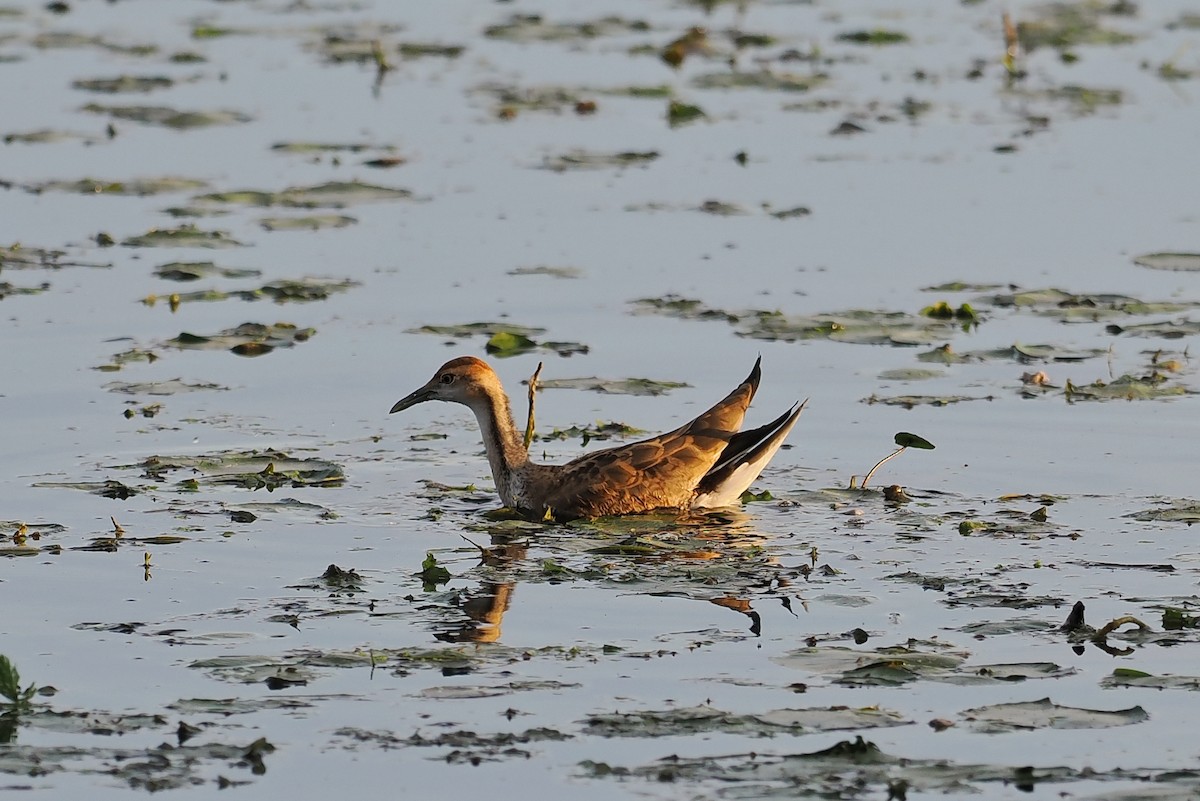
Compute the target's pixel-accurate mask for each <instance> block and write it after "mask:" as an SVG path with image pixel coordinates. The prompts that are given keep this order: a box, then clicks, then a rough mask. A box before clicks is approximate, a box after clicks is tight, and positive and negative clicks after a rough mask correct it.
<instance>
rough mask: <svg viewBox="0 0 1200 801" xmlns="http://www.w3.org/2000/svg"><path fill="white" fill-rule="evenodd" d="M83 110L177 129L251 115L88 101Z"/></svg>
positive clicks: (247, 119) (231, 121)
mask: <svg viewBox="0 0 1200 801" xmlns="http://www.w3.org/2000/svg"><path fill="white" fill-rule="evenodd" d="M82 110H83V111H87V112H89V113H91V114H107V115H108V116H110V117H112V118H113V119H118V120H128V121H130V122H142V123H146V124H148V125H161V126H163V127H165V128H174V129H175V130H177V131H184V130H189V129H192V128H207V127H209V126H211V125H231V124H234V123H240V122H250V120H251V119H253V118H252V117H250V115H248V114H242V113H241V112H238V111H179V110H177V109H173V108H170V107H168V106H103V105H100V104H99V103H89V104H88V105H86V106H84V107H83V109H82Z"/></svg>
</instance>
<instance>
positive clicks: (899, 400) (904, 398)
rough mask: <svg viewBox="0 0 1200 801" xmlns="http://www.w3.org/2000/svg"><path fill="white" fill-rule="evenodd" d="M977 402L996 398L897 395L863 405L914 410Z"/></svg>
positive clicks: (874, 396)
mask: <svg viewBox="0 0 1200 801" xmlns="http://www.w3.org/2000/svg"><path fill="white" fill-rule="evenodd" d="M977 400H994V398H992V397H991V396H987V397H977V396H971V395H895V396H892V397H881V396H879V395H872V396H871V397H869V398H863V403H866V404H876V403H881V404H883V405H885V406H902V407H904V408H905V409H912V408H914V407H916V406H949V405H951V404H954V403H965V402H967V401H977Z"/></svg>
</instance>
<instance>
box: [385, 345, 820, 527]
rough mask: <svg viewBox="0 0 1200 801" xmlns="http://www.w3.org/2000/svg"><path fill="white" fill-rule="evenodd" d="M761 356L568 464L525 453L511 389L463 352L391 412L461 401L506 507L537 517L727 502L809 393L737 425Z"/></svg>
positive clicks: (752, 475)
mask: <svg viewBox="0 0 1200 801" xmlns="http://www.w3.org/2000/svg"><path fill="white" fill-rule="evenodd" d="M761 366H762V357H761V356H760V357H759V358H758V360H757V361H755V363H754V369H753V370H751V371H750V375H749V376H747V377H746V380H745V381H743V382H742V383H740V384H738V386H737V387H736V388H735V389H734V390H733V391H732V392H730V393H729V394H728V395H727V396H726V397H725V398H724V399H723V400H721V401H719V402H717V403H716V404H715V405H714V406H713V407H712V408H710V409H708V410H707V411H706V412H704V413H703V414H701V415H700V416H699V417H697V418H695V419H694V420H692V421H691V422H689V423H686V424H685V425H683V426H680V427H679V428H677V429H675V430H674V431H670V432H667V433H665V434H660V435H659V436H656V437H651V438H649V439H644V440H641V441H639V442H633V443H629V444H625V445H618V446H616V447H613V448H606V449H604V450H599V451H593V452H592V453H589V454H587V455H585V456H581V457H579V458H577V459H575V460H573V461H570V462H567V463H566V464H561V465H556V464H540V463H538V462H534V461H532V460H531V459H530V458H529V454H528V452H527V449H526V447H525V443H524V441H523V438H522V436H521V435H520V433H519V432H518V431H517V427H516V425H515V424H514V423H513V416H512V408H511V405H510V403H509V400H508V395H507V394H506V393H505V392H504V387H503V385H502V384H501V382H500V378H499V376H497V375H496V372H495V371H494V370H493V369H492V368H491V367H490V366H489V365H488V364H487V362H485V361H483V360H482V359H477V358H475V357H474V356H460V357H458V358H456V359H451V360H450V361H448V362H446V363H445V364H443V365H442V366H441V367H440V368H438V371H437V372H436V373H434V375H433V378H431V379H430V380H429V381H428V382H427V383H426V384H425V385H424V386H422V387H421V388H419V389H417V390H414V391H413V392H411V393H409V394H408V395H406V396H404V397H403V398H401V399H400V400H398V401H396V403H395V405H393V406H392V409H391V412H389V414H395V413H396V412H401V411H404V410H405V409H408V408H411V407H413V406H416V405H417V404H419V403H425V402H426V401H448V402H451V403H461V404H462V405H464V406H466V407H467V408H469V409H470V410H471V411H473V412H474V413H475V418H476V420H477V421H478V423H479V429H480V433H481V434H482V435H483V445H484V450H485V451H486V452H487V459H488V463H489V465H490V466H491V469H492V478H493V479H494V480H495V482H496V492H497V493H498V494H499V495H500V499H501V500H502V501H503V502H504V505H505V506H506V507H509V508H510V509H512V510H514V511H515V512H517V513H518V514H520V515H521V516H524V517H528V518H530V519H534V520H546V521H554V522H566V521H570V520H577V519H581V518H589V519H590V518H597V517H607V516H611V515H629V514H641V513H645V512H653V511H657V510H664V509H676V510H680V511H688V510H693V509H708V508H717V507H723V506H731V505H733V504H735V503H738V502H739V500H740V499H741V496H742V493H743V492H745V491H746V490H747V489H748V488H749V487H750V484H751V483H752V482H753V481H754V480H755V479H756V478H758V476H759V474H760V473H761V472H762V470H763V468H764V467H766V466H767V463H768V462H769V461H771V457H773V456H774V455H775V453H776V451H778V450H779V447H780V446H781V445H783V441H784V440H785V439H786V438H787V435H788V434H789V433H790V432H791V430H792V427H793V426H795V424H796V420H797V419H798V418H799V417H800V413H801V412H802V411H804V407H805V406H806V405H807V403H808V401H807V400H805V401H803V402H800V403H796V404H793V405H792V407H791V408H789V409H788V410H787V411H786V412H784V413H783V414H782V415H780V416H779V417H777V418H775V419H774V420H772V421H771V422H769V423H767V424H766V425H764V426H760V427H758V428H753V429H750V430H747V431H741V430H740V429H741V426H742V420H743V419H744V418H745V415H746V409H747V408H748V407H749V405H750V401H751V400H752V399H753V398H754V393H755V392H756V391H757V390H758V384H759V381H760V380H761V378H762V370H761Z"/></svg>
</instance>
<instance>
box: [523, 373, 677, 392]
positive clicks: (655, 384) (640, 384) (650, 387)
mask: <svg viewBox="0 0 1200 801" xmlns="http://www.w3.org/2000/svg"><path fill="white" fill-rule="evenodd" d="M690 386H691V384H685V383H682V382H678V381H656V380H654V379H651V378H623V379H613V378H595V377H591V378H549V379H545V380H539V381H538V388H539V389H582V390H587V391H589V392H601V393H604V394H607V395H651V396H656V395H664V394H666V393H667V392H670V391H671V390H673V389H684V388H686V387H690Z"/></svg>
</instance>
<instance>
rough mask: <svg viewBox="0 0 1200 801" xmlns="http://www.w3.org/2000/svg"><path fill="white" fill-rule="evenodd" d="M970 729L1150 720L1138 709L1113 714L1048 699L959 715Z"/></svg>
mask: <svg viewBox="0 0 1200 801" xmlns="http://www.w3.org/2000/svg"><path fill="white" fill-rule="evenodd" d="M961 714H962V716H963V717H964V718H965V719H966V720H967V721H969V722H970V724H971V728H973V729H975V730H976V731H981V732H986V733H989V734H992V733H997V732H1009V731H1023V730H1030V729H1107V728H1111V727H1113V726H1129V725H1132V724H1134V723H1142V722H1144V721H1146V720H1149V719H1150V716H1149V715H1148V714H1147V713H1146V710H1144V709H1142V708H1141V707H1140V706H1133V707H1129V708H1127V709H1117V710H1113V711H1107V710H1099V709H1081V708H1079V707H1072V706H1059V705H1058V704H1056V703H1054V702H1052V701H1051V700H1050V699H1049V698H1042V699H1041V700H1038V701H1021V702H1018V703H1012V704H991V705H989V706H981V707H976V708H974V709H966V710H963V712H962V713H961Z"/></svg>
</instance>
